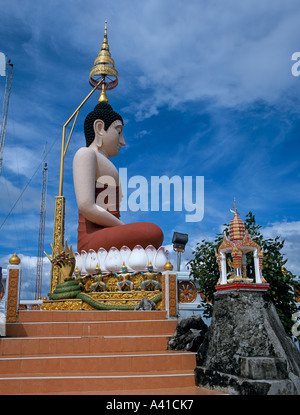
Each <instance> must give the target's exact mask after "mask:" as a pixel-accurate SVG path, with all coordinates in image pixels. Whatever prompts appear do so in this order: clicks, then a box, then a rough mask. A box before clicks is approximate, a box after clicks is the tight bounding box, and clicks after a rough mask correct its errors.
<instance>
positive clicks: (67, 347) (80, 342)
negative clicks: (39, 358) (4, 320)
mask: <svg viewBox="0 0 300 415" xmlns="http://www.w3.org/2000/svg"><path fill="white" fill-rule="evenodd" d="M170 337H171V336H170V335H169V334H161V335H151V336H150V335H148V336H147V335H145V336H101V337H92V336H89V337H79V336H68V337H61V336H60V337H24V338H17V337H16V338H7V337H6V338H2V339H0V356H1V355H2V356H9V355H21V356H26V355H39V354H49V353H53V354H59V355H67V354H69V355H70V354H77V353H78V354H80V353H81V354H89V353H96V354H97V353H110V352H136V351H159V350H166V349H167V342H168V339H169V338H170Z"/></svg>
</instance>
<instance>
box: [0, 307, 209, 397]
mask: <svg viewBox="0 0 300 415" xmlns="http://www.w3.org/2000/svg"><path fill="white" fill-rule="evenodd" d="M176 325H177V321H176V320H167V319H166V313H165V312H164V311H150V312H147V311H120V312H119V311H108V312H106V311H20V313H19V321H18V323H12V324H7V337H5V338H0V394H106V395H109V394H177V393H178V394H185V393H186V394H212V393H213V392H211V391H208V390H205V389H201V388H198V387H196V386H195V379H194V369H195V366H196V360H195V354H194V353H190V352H175V351H168V350H167V341H168V338H169V337H171V336H173V335H174V332H175V328H176Z"/></svg>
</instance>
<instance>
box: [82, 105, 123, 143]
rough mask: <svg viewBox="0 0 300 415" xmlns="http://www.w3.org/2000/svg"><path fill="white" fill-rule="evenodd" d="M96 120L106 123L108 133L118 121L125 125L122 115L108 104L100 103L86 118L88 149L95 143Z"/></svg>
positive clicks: (85, 129) (85, 127) (105, 127)
mask: <svg viewBox="0 0 300 415" xmlns="http://www.w3.org/2000/svg"><path fill="white" fill-rule="evenodd" d="M96 120H102V121H103V122H104V130H105V131H107V130H108V128H109V127H110V125H111V124H112V123H113V122H114V121H116V120H120V121H121V122H122V124H123V125H124V121H123V118H122V117H121V115H120V114H118V113H117V112H115V111H114V110H113V109H112V107H111V105H109V104H108V103H106V102H100V103H99V104H97V105H96V106H95V108H94V110H93V111H91V112H90V113H89V114H88V115H87V116H86V118H85V120H84V135H85V140H86V146H87V147H88V146H89V145H90V144H92V142H93V141H94V138H95V131H94V121H96Z"/></svg>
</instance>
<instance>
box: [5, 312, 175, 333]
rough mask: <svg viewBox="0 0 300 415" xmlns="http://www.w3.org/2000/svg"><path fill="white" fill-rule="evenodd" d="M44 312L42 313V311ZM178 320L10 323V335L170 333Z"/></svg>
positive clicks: (7, 331)
mask: <svg viewBox="0 0 300 415" xmlns="http://www.w3.org/2000/svg"><path fill="white" fill-rule="evenodd" d="M41 314H42V313H41ZM176 325H177V321H174V320H173V321H172V320H124V321H79V322H78V321H77V322H75V321H73V322H61V321H59V322H30V323H29V322H27V323H24V322H23V323H8V324H7V325H6V335H7V336H8V337H54V336H55V337H56V336H64V337H66V336H114V335H115V336H117V335H119V336H121V335H147V334H163V333H166V334H170V335H173V334H174V332H175V329H176Z"/></svg>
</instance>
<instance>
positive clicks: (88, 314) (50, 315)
mask: <svg viewBox="0 0 300 415" xmlns="http://www.w3.org/2000/svg"><path fill="white" fill-rule="evenodd" d="M166 316H167V314H166V311H159V310H153V311H138V310H134V311H118V310H111V311H103V310H95V311H93V310H91V311H90V310H76V311H67V310H65V311H63V310H55V311H46V310H32V311H31V310H25V311H24V310H21V311H19V317H18V320H19V323H28V322H43V321H44V322H55V321H61V322H71V321H75V322H79V321H124V320H164V319H166Z"/></svg>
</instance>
